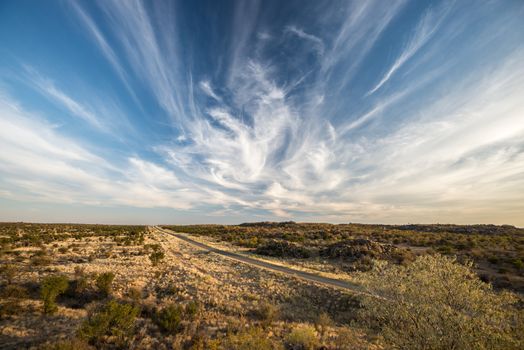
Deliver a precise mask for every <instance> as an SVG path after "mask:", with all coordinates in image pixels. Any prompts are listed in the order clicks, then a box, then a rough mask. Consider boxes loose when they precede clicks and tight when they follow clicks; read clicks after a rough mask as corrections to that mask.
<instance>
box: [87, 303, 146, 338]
mask: <svg viewBox="0 0 524 350" xmlns="http://www.w3.org/2000/svg"><path fill="white" fill-rule="evenodd" d="M139 312H140V310H139V308H138V307H136V306H133V305H131V304H124V303H118V302H116V301H114V300H110V301H108V302H107V303H105V304H103V305H102V306H101V307H99V308H98V309H96V310H95V311H94V312H92V313H90V314H89V316H88V318H87V320H85V321H84V322H83V324H82V326H81V327H80V330H79V332H78V334H79V336H80V337H81V338H83V339H86V340H88V341H89V342H90V343H92V344H95V345H96V344H98V343H100V341H101V340H102V338H103V337H104V336H113V337H115V338H116V339H117V342H118V343H120V344H123V343H125V341H126V340H127V338H128V337H129V336H130V335H132V333H133V331H134V327H135V320H136V318H137V316H138V314H139Z"/></svg>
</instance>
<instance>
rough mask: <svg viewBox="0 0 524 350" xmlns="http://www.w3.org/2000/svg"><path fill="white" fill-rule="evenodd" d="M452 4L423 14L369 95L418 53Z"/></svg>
mask: <svg viewBox="0 0 524 350" xmlns="http://www.w3.org/2000/svg"><path fill="white" fill-rule="evenodd" d="M451 7H452V6H451V5H450V4H449V3H445V4H444V5H442V6H441V7H440V8H437V9H430V10H428V11H426V13H425V14H424V15H423V16H422V19H421V20H420V21H419V23H418V24H417V27H416V28H415V30H414V33H413V35H412V37H411V39H410V40H409V42H408V44H407V45H406V47H405V48H404V49H403V51H402V52H401V54H400V55H399V56H398V57H397V59H396V60H395V62H394V63H393V64H392V65H391V67H390V68H389V70H388V71H387V72H386V74H384V76H383V77H382V79H381V80H380V81H379V82H378V83H377V84H376V85H375V86H374V87H373V88H372V89H371V90H369V91H368V93H367V95H371V94H373V93H374V92H376V91H377V90H378V89H380V88H381V87H382V85H384V84H385V83H386V82H387V81H388V80H389V79H390V78H391V77H392V76H393V75H394V74H395V72H396V71H397V70H398V69H400V68H401V67H402V66H403V65H404V64H405V63H406V62H407V61H408V60H409V59H410V58H411V57H412V56H413V55H415V54H416V53H417V51H419V50H420V49H421V48H422V47H423V46H424V45H425V44H426V43H427V42H428V41H429V40H430V39H431V38H432V37H433V36H434V35H435V33H436V32H437V30H438V29H439V27H440V25H441V23H442V21H443V20H444V18H445V17H446V16H447V15H448V13H449V11H450V10H451Z"/></svg>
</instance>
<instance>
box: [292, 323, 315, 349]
mask: <svg viewBox="0 0 524 350" xmlns="http://www.w3.org/2000/svg"><path fill="white" fill-rule="evenodd" d="M286 343H287V345H288V346H289V348H290V349H293V350H313V349H314V348H315V347H317V345H318V337H317V332H316V331H315V328H314V327H312V326H310V325H302V326H298V327H296V328H294V329H293V330H292V331H291V333H289V334H288V336H287V337H286Z"/></svg>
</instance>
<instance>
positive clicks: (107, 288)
mask: <svg viewBox="0 0 524 350" xmlns="http://www.w3.org/2000/svg"><path fill="white" fill-rule="evenodd" d="M114 279H115V274H114V273H112V272H104V273H101V274H99V275H98V276H97V277H96V286H97V288H98V291H99V292H100V294H102V295H103V296H104V297H108V296H110V295H111V292H112V291H113V280H114Z"/></svg>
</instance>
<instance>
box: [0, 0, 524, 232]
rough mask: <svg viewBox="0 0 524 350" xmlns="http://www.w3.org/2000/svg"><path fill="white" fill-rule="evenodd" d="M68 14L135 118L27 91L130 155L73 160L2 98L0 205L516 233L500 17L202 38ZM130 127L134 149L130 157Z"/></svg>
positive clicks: (103, 93) (318, 16) (136, 22)
mask: <svg viewBox="0 0 524 350" xmlns="http://www.w3.org/2000/svg"><path fill="white" fill-rule="evenodd" d="M68 6H69V5H68ZM69 7H70V8H72V9H73V12H74V14H75V15H76V16H77V17H78V19H79V21H80V23H81V24H82V26H81V28H82V29H83V30H84V32H85V34H87V37H88V38H90V39H91V41H89V44H90V45H91V46H90V48H91V49H92V47H93V45H92V43H95V47H97V48H98V50H99V51H98V52H97V55H98V56H100V57H101V59H100V61H104V63H105V61H107V65H108V66H109V67H110V69H109V70H107V71H110V72H114V74H115V77H114V78H115V79H116V82H117V85H120V82H122V83H123V84H124V86H125V89H122V90H123V93H122V94H123V95H126V96H125V97H127V95H130V96H131V97H133V96H134V97H133V98H135V99H136V100H137V104H139V105H141V106H142V110H140V111H138V112H136V114H137V116H133V117H134V118H135V119H132V118H131V114H132V113H129V111H130V110H131V111H133V113H135V112H134V106H132V107H130V106H126V107H127V108H119V106H120V103H121V102H120V99H119V98H117V97H115V95H114V94H112V93H111V91H110V90H109V89H105V88H104V87H101V88H100V91H97V88H98V86H99V84H98V82H97V81H96V79H95V80H93V79H91V80H90V79H88V78H89V77H87V76H86V79H85V84H86V86H87V87H85V88H84V87H83V86H81V87H82V88H81V89H74V88H73V89H71V88H70V87H71V86H74V85H75V84H73V83H70V84H68V82H67V81H66V80H67V78H68V77H62V79H60V77H52V79H50V78H48V77H45V76H44V75H43V74H41V73H36V72H37V69H38V71H39V72H47V71H52V70H46V69H44V68H40V67H39V66H37V67H36V68H35V69H34V70H33V71H29V72H28V73H27V77H25V79H24V83H25V84H26V86H29V87H31V88H32V89H34V90H36V91H38V93H40V94H41V95H42V96H44V97H45V98H46V99H47V101H46V102H48V101H51V102H52V103H53V104H54V105H55V106H58V107H59V108H60V109H61V110H62V111H65V112H66V113H65V114H67V115H68V116H71V117H75V118H76V120H77V121H81V122H82V123H86V125H89V126H91V127H92V129H94V130H95V131H96V132H95V133H96V135H98V134H100V135H103V134H104V133H105V134H108V133H109V134H110V135H111V137H114V138H119V139H122V140H127V141H128V143H126V142H123V143H121V144H119V145H118V147H112V146H107V145H106V143H104V142H98V141H101V140H102V141H105V139H102V138H100V139H99V138H96V139H93V140H92V142H91V143H89V142H85V143H82V142H84V141H81V140H85V139H84V138H83V137H79V134H78V133H77V134H75V133H74V132H73V131H70V130H65V129H66V128H58V127H56V126H54V125H53V123H51V122H49V121H46V120H51V119H52V118H49V115H48V114H49V113H50V112H49V111H46V110H45V109H44V110H42V111H41V113H39V114H38V115H37V114H35V113H34V112H33V109H31V108H30V104H29V103H28V104H25V103H24V105H20V104H18V101H23V102H25V101H24V100H23V99H17V98H14V97H13V98H11V97H7V95H4V96H2V98H1V99H0V116H1V117H0V147H1V148H2V150H3V152H1V153H0V174H1V175H2V176H1V180H0V195H2V196H5V197H10V198H24V199H30V200H35V201H37V200H38V201H55V202H56V201H58V202H61V203H81V204H84V205H109V206H133V207H139V208H158V207H165V208H173V209H177V210H182V211H184V210H186V211H187V210H191V211H192V212H197V213H202V214H203V215H204V214H206V215H207V214H208V213H214V214H213V215H220V214H224V213H228V214H227V215H232V214H231V213H237V214H235V215H239V216H242V217H247V216H249V217H254V216H256V217H264V216H265V217H273V218H274V217H281V218H289V217H293V218H297V219H307V220H322V219H325V220H330V221H347V220H351V221H375V222H376V221H389V222H399V221H400V222H402V221H404V222H405V221H412V222H413V221H435V220H449V221H458V220H460V217H459V216H458V214H457V213H460V215H464V221H472V220H473V221H474V219H475V218H477V219H482V220H483V221H492V222H504V221H511V222H517V221H516V219H515V218H516V216H517V214H516V212H517V210H518V209H519V208H521V209H524V208H523V207H522V206H523V205H522V204H519V203H524V201H522V193H524V182H523V180H522V179H524V173H523V172H524V169H523V164H524V159H523V154H524V153H523V152H524V141H523V140H524V124H523V122H522V121H523V118H522V115H523V114H522V113H523V111H524V105H523V102H522V98H521V97H522V96H524V90H523V89H524V66H523V65H522V63H521V62H523V61H524V56H523V54H522V52H523V51H522V50H523V49H524V47H523V46H522V44H520V42H519V41H518V40H516V39H515V38H517V37H518V35H517V34H518V33H520V32H522V31H523V30H524V26H522V25H520V26H519V24H518V23H519V18H518V16H516V15H515V13H514V11H509V10H506V9H505V8H504V6H501V5H499V4H495V3H483V4H480V5H478V6H475V8H474V9H473V8H471V5H468V4H462V3H451V2H445V3H442V4H441V5H431V7H430V8H427V6H425V5H418V4H417V6H415V5H414V4H413V3H409V1H403V0H399V1H394V2H391V3H388V6H384V4H383V2H382V1H379V0H376V1H375V0H372V1H365V2H361V1H348V2H346V1H341V2H336V4H335V5H330V6H326V5H325V4H320V5H319V4H316V3H311V4H304V8H305V10H304V11H306V10H307V11H312V12H311V13H315V16H313V17H311V16H298V15H297V16H296V17H293V18H288V17H285V16H284V15H282V16H281V15H280V13H276V12H274V11H273V12H271V9H272V8H271V7H267V6H266V5H265V4H264V3H263V2H252V1H251V2H246V1H241V2H237V3H235V4H234V6H233V7H232V8H228V9H227V11H224V16H229V17H227V18H218V17H216V16H210V17H209V18H208V17H205V24H204V23H200V22H198V21H199V20H202V19H200V17H198V18H196V17H195V18H193V17H190V16H196V15H195V14H191V13H184V12H183V11H187V9H186V7H185V6H182V5H180V4H178V3H163V2H154V3H145V2H142V1H138V0H134V1H126V2H121V1H100V2H97V3H96V4H92V5H90V6H87V5H85V4H82V3H76V2H75V3H73V4H72V5H71V6H69ZM421 7H425V9H424V10H421V9H420V8H421ZM494 8H495V9H498V11H502V12H501V14H497V13H496V11H494V10H493V9H494ZM465 9H471V11H470V12H467V11H464V10H465ZM179 10H180V11H181V12H180V13H179V12H177V11H179ZM301 11H302V9H298V10H297V13H301ZM409 11H414V12H413V13H408V12H409ZM211 12H212V13H214V11H210V13H211ZM510 12H511V13H510ZM465 13H467V14H468V15H467V16H466V15H465ZM493 13H495V14H496V16H495V15H493V16H495V17H496V19H497V20H496V21H495V20H494V21H486V22H485V23H484V22H483V25H482V28H480V26H479V25H478V22H479V21H480V19H482V18H488V17H489V16H491V14H493ZM521 13H522V12H521ZM184 15H186V16H189V17H188V18H182V16H184ZM199 16H200V15H199ZM206 16H207V15H206ZM489 18H491V17H489ZM195 23H197V24H195ZM224 23H226V24H227V25H224ZM195 28H196V29H195ZM405 28H410V29H409V31H406V30H405ZM515 28H517V29H518V30H516V29H515ZM519 30H520V32H519ZM472 33H476V34H478V35H473V34H472ZM486 33H489V35H486ZM84 36H86V35H84ZM193 37H194V38H195V39H194V40H193ZM188 38H191V40H188ZM394 39H395V40H396V41H392V40H394ZM517 39H518V38H517ZM459 44H460V45H459ZM389 52H397V54H396V56H395V57H394V58H393V59H392V60H389V59H388V57H389V56H388V53H389ZM447 52H454V54H453V55H448V54H447ZM30 63H31V62H29V63H28V64H30ZM377 77H378V78H377ZM89 84H91V85H92V86H90V85H89ZM77 85H80V84H79V83H77ZM112 86H113V85H112ZM386 87H387V88H386ZM79 90H81V91H82V92H83V93H79V92H78V91H79ZM9 91H10V92H13V91H14V92H15V96H16V89H9ZM85 91H88V93H86V92H85ZM53 111H54V110H53ZM75 118H71V119H72V120H75ZM128 118H129V121H130V124H133V128H134V129H136V130H140V132H141V133H143V135H146V134H147V137H145V136H144V137H143V139H141V140H140V142H133V141H134V137H131V136H130V133H128V132H127V130H124V128H121V127H120V125H122V124H125V122H124V121H125V120H128ZM56 119H60V118H54V119H53V120H56ZM61 120H62V119H61ZM63 120H65V119H63ZM79 125H81V124H79ZM90 131H91V130H90ZM98 131H103V132H102V133H99V132H98ZM80 136H83V135H80ZM111 140H112V139H111ZM142 140H143V142H142ZM107 143H109V142H107ZM130 144H133V147H131V146H130ZM135 144H136V145H135ZM519 201H520V202H519ZM488 204H493V205H492V206H490V205H488ZM203 208H204V209H203ZM483 218H485V220H484V219H483ZM519 222H520V221H519ZM523 224H524V223H523Z"/></svg>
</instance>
